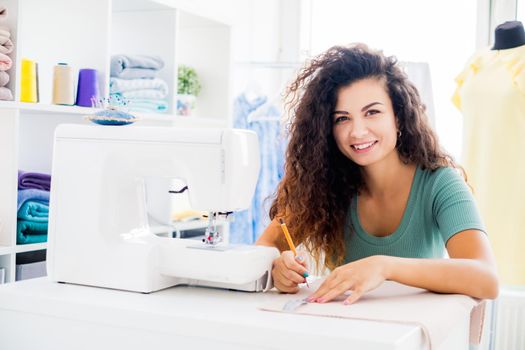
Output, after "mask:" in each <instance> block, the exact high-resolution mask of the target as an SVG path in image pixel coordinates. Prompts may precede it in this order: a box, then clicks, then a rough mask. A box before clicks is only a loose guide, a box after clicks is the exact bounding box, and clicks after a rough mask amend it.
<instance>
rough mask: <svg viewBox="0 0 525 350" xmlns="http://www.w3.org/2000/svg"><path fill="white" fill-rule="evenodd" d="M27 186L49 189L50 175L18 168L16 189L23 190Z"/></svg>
mask: <svg viewBox="0 0 525 350" xmlns="http://www.w3.org/2000/svg"><path fill="white" fill-rule="evenodd" d="M28 188H36V189H39V190H45V191H49V190H50V188H51V175H48V174H42V173H32V172H25V171H21V170H19V171H18V189H19V190H24V189H28Z"/></svg>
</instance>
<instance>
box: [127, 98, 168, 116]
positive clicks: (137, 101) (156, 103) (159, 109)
mask: <svg viewBox="0 0 525 350" xmlns="http://www.w3.org/2000/svg"><path fill="white" fill-rule="evenodd" d="M128 102H129V109H130V110H131V111H134V112H155V113H163V112H166V111H167V110H168V102H167V101H166V100H158V99H147V98H130V99H128Z"/></svg>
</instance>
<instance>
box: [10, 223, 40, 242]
mask: <svg viewBox="0 0 525 350" xmlns="http://www.w3.org/2000/svg"><path fill="white" fill-rule="evenodd" d="M46 241H47V222H36V221H27V220H18V221H17V223H16V243H17V244H31V243H42V242H46Z"/></svg>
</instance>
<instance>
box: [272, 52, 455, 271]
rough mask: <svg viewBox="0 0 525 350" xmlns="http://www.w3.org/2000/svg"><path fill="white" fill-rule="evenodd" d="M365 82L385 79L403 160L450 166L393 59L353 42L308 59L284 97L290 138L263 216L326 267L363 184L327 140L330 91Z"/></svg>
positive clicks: (335, 255) (340, 246) (335, 259)
mask: <svg viewBox="0 0 525 350" xmlns="http://www.w3.org/2000/svg"><path fill="white" fill-rule="evenodd" d="M366 78H377V79H380V80H382V81H384V82H385V86H386V90H387V92H388V95H389V97H390V99H391V100H392V106H393V109H394V114H395V117H396V121H397V125H398V128H399V131H401V136H400V137H399V138H398V142H397V144H396V148H397V151H398V153H399V156H400V159H401V160H402V161H403V162H405V163H407V164H408V163H413V164H417V165H419V166H421V167H422V168H424V169H430V170H435V169H437V168H440V167H446V166H452V167H457V166H456V165H455V164H454V161H453V160H452V157H450V156H449V155H448V154H447V153H445V152H444V151H443V150H442V149H441V148H440V146H439V143H438V141H437V136H436V134H435V133H434V131H433V130H432V128H431V127H430V125H429V123H428V118H427V116H426V114H425V106H424V105H423V104H422V102H421V98H420V96H419V93H418V91H417V89H416V88H415V86H414V85H413V84H412V83H411V82H410V81H409V80H408V78H407V76H406V74H405V73H404V72H403V70H402V69H401V67H400V66H399V65H398V62H397V59H396V58H395V57H393V56H385V55H383V53H382V51H375V50H372V49H369V48H368V47H367V46H366V45H364V44H353V45H349V46H347V47H344V46H334V47H332V48H330V49H329V50H327V51H326V52H324V53H322V54H321V55H319V56H317V57H315V58H314V59H313V60H311V61H310V62H309V63H308V64H307V65H306V66H305V67H304V68H302V70H301V71H300V72H299V74H298V76H297V78H296V79H295V81H293V83H292V84H291V85H290V86H289V87H288V89H287V92H286V101H287V107H288V109H289V111H290V115H291V119H290V123H289V125H288V127H289V130H288V131H289V133H290V135H289V136H290V138H289V144H288V147H287V150H286V162H285V175H284V177H283V180H282V181H281V183H280V184H279V187H278V189H277V196H276V198H275V199H274V201H273V203H272V206H271V208H270V218H271V219H274V218H275V217H285V218H286V222H287V225H288V227H289V228H290V231H291V232H292V235H293V237H294V240H296V242H298V243H303V244H304V245H305V246H306V248H307V249H308V250H309V252H310V253H311V254H312V256H313V257H314V259H315V260H316V261H317V262H318V263H319V262H320V261H319V260H320V257H321V256H322V255H323V254H324V256H325V258H324V266H325V267H327V268H329V269H333V268H335V267H337V266H339V265H341V264H342V263H343V261H344V256H345V243H344V230H343V227H344V224H345V218H346V212H347V210H348V207H349V205H350V201H351V199H352V197H353V196H354V195H356V193H358V191H359V190H360V189H362V188H363V186H364V185H365V184H364V180H363V177H362V174H361V171H360V167H359V166H358V165H357V164H355V163H354V162H353V161H352V160H350V159H349V158H347V157H346V156H345V155H343V154H342V153H341V151H340V150H339V149H338V147H337V145H336V143H335V140H334V135H333V133H332V127H333V117H332V116H333V114H332V113H333V111H334V109H335V105H336V102H337V92H338V90H339V89H340V88H341V87H345V86H349V85H350V84H352V83H354V82H356V81H359V80H362V79H366ZM281 243H282V242H280V243H279V247H280V248H281V247H284V246H285V245H282V246H281ZM318 267H319V266H318Z"/></svg>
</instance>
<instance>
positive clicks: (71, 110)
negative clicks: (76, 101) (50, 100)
mask: <svg viewBox="0 0 525 350" xmlns="http://www.w3.org/2000/svg"><path fill="white" fill-rule="evenodd" d="M0 108H7V109H17V110H20V111H27V112H34V113H35V114H82V115H88V114H91V113H93V111H94V110H95V109H94V108H90V107H80V106H62V105H52V104H45V103H27V102H17V101H0Z"/></svg>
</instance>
